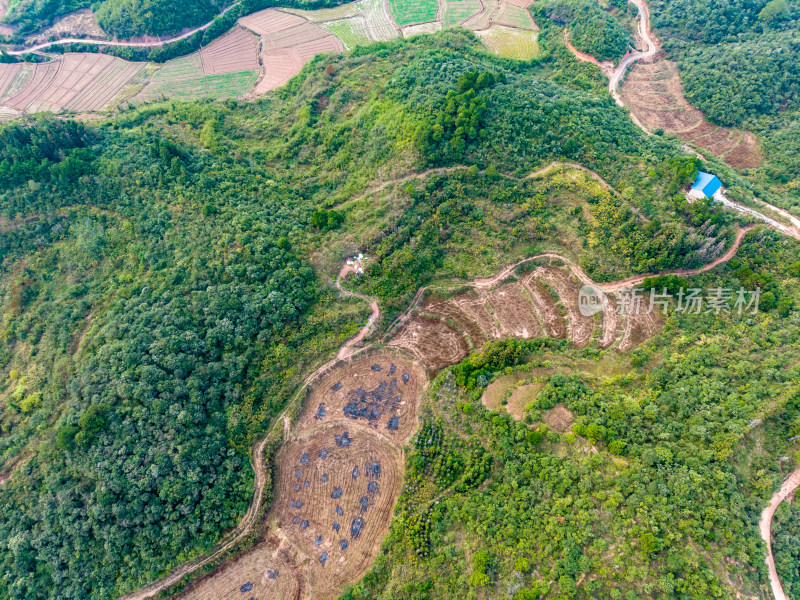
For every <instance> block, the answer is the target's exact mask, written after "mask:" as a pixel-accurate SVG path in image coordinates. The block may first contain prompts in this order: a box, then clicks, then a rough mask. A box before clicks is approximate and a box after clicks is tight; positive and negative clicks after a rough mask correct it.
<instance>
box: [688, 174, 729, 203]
mask: <svg viewBox="0 0 800 600" xmlns="http://www.w3.org/2000/svg"><path fill="white" fill-rule="evenodd" d="M721 187H722V183H721V182H720V180H719V179H718V178H717V176H716V175H712V174H711V173H703V172H702V171H700V173H699V174H698V175H697V179H696V180H695V182H694V183H693V184H692V189H693V190H697V191H699V192H702V193H703V194H704V195H705V197H706V198H712V197H713V196H714V194H716V193H717V191H718V190H719V188H721Z"/></svg>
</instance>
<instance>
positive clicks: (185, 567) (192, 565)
mask: <svg viewBox="0 0 800 600" xmlns="http://www.w3.org/2000/svg"><path fill="white" fill-rule="evenodd" d="M350 270H351V267H348V266H347V265H345V267H344V268H342V270H341V271H340V273H339V276H338V277H337V278H336V288H337V289H339V290H340V291H341V292H342V294H344V295H345V296H352V297H356V298H361V299H363V300H365V301H367V302H369V303H370V307H371V308H372V315H370V317H369V320H368V321H367V324H366V325H365V326H364V327H362V328H361V330H360V331H359V332H358V334H357V335H356V336H355V337H353V338H351V339H349V340H348V341H347V342H345V344H344V346H342V348H341V350H339V354H338V355H337V357H336V358H334V359H331V360H329V361H327V362H326V363H324V364H323V365H321V366H320V367H318V368H317V369H315V370H314V371H313V372H312V373H311V374H310V375H309V376H308V377H306V378H305V380H304V381H303V384H302V386H300V389H299V391H298V392H297V393H296V394H295V395H294V396H293V398H292V400H291V401H289V402H287V404H286V407H285V408H284V409H283V411H281V414H280V415H279V416H278V417H277V418H276V419H275V421H274V423H273V424H272V427H270V429H269V431H268V433H267V435H266V436H264V439H262V440H261V441H260V442H259V443H258V444H256V445H255V446H254V447H253V453H252V455H251V460H252V464H253V471H254V473H255V483H254V487H255V490H254V491H253V502H252V503H251V504H250V507H249V508H248V509H247V512H246V513H245V515H244V517H242V520H241V521H240V522H239V524H238V525H237V526H236V528H235V529H234V530H232V531H231V532H230V533H228V535H227V536H225V538H223V541H222V542H221V543H220V545H219V546H217V548H215V549H214V551H213V552H211V553H210V554H207V555H205V556H200V557H198V558H196V559H195V560H192V561H189V562H187V563H184V564H182V565H180V566H179V567H177V568H176V569H175V570H174V571H172V573H170V574H168V575H166V576H164V577H162V578H161V579H158V580H156V581H154V582H153V583H151V584H149V585H146V586H145V587H143V588H140V589H138V590H137V591H135V592H133V593H131V594H128V595H127V596H122V598H120V600H146V599H147V598H153V597H154V596H156V595H157V594H159V593H160V592H162V591H163V590H165V589H167V588H168V587H170V586H173V585H175V584H176V583H178V582H179V581H180V580H181V579H183V578H184V577H186V576H187V575H190V574H192V573H194V572H195V571H197V570H198V569H200V568H201V567H203V566H204V565H207V564H208V563H210V562H212V561H214V560H216V559H217V558H219V557H221V556H222V555H223V554H224V553H226V552H227V551H228V550H230V549H231V548H233V547H234V546H235V545H236V544H237V543H239V542H240V541H242V540H243V539H244V538H245V537H247V535H249V534H250V532H251V531H252V529H253V527H254V525H255V524H256V520H257V518H258V515H259V512H260V510H261V504H262V502H263V498H264V487H265V486H266V483H267V477H266V468H265V464H264V448H266V446H267V443H268V442H269V440H270V439H271V437H272V436H273V435H274V434H275V433H276V432H278V431H279V430H283V431H284V433H285V432H286V429H287V427H288V421H289V419H288V416H287V415H288V412H289V410H290V409H291V408H293V407H294V404H295V402H296V401H298V399H299V398H300V397H301V394H302V392H303V391H304V390H305V388H306V387H307V386H308V385H310V384H311V382H312V381H314V380H315V379H316V378H317V377H318V376H319V375H320V374H321V373H323V372H325V371H326V370H328V369H329V368H330V367H331V366H333V365H334V364H336V363H337V362H339V360H341V359H342V358H348V357H351V356H354V355H355V354H357V353H358V352H359V350H360V349H359V348H355V347H354V346H355V345H356V344H358V343H359V342H361V340H363V339H364V338H365V337H366V336H367V335H369V333H370V331H371V330H372V327H373V325H374V324H375V322H376V321H377V320H378V318H379V317H380V309H379V307H378V303H377V301H375V300H374V299H372V298H368V297H367V296H363V295H361V294H356V293H354V292H350V291H347V290H344V289H342V285H341V279H342V278H343V277H344V276H346V275H347V273H348V272H349V271H350Z"/></svg>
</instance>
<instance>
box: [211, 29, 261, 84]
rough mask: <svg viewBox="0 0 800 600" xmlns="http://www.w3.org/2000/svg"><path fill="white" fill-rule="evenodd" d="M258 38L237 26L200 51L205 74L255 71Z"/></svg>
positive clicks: (256, 67) (256, 66)
mask: <svg viewBox="0 0 800 600" xmlns="http://www.w3.org/2000/svg"><path fill="white" fill-rule="evenodd" d="M258 45H259V44H258V39H257V38H256V37H255V36H254V35H253V34H251V33H250V32H248V31H246V30H244V29H242V28H241V27H236V28H234V29H233V30H231V32H230V33H227V34H226V35H224V36H222V37H221V38H219V39H216V40H214V41H213V42H212V43H211V44H209V45H208V46H206V47H205V48H203V49H202V50H201V51H200V61H201V63H202V65H203V74H204V75H221V74H223V73H240V72H242V71H255V70H257V69H258V68H259V65H258Z"/></svg>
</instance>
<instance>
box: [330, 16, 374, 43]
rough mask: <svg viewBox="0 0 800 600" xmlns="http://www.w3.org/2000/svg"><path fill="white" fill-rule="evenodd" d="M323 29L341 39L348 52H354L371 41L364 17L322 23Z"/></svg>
mask: <svg viewBox="0 0 800 600" xmlns="http://www.w3.org/2000/svg"><path fill="white" fill-rule="evenodd" d="M321 27H324V28H325V30H326V31H328V32H329V33H331V34H332V35H334V36H336V37H337V38H339V40H340V41H341V42H342V44H344V47H345V48H346V49H348V50H352V49H353V48H355V47H356V46H358V45H362V46H363V45H366V44H369V43H370V41H371V40H370V38H369V33H367V22H366V20H365V19H364V17H363V16H362V15H356V16H354V17H349V18H347V19H339V20H337V21H331V22H329V23H322V24H321Z"/></svg>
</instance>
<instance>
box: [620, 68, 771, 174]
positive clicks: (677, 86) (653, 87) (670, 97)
mask: <svg viewBox="0 0 800 600" xmlns="http://www.w3.org/2000/svg"><path fill="white" fill-rule="evenodd" d="M622 96H623V98H624V100H625V103H626V104H627V105H628V106H629V107H630V108H631V111H632V112H633V113H634V115H636V117H638V118H639V120H640V121H641V122H642V123H644V124H645V125H646V126H647V127H649V128H650V129H663V130H664V131H665V132H667V133H673V134H675V135H677V136H678V137H680V138H681V139H682V140H684V141H686V142H689V143H690V144H692V145H694V146H697V147H698V148H701V149H703V150H707V151H708V152H711V153H712V154H715V155H716V156H718V157H720V158H721V159H722V160H724V161H725V162H727V163H728V164H729V165H731V166H732V167H736V168H740V169H743V168H754V167H757V166H759V165H760V164H761V153H760V152H759V149H758V144H757V142H756V139H755V137H754V136H753V135H752V134H751V133H749V132H741V131H737V130H733V129H728V128H725V127H719V126H717V125H712V124H711V123H709V122H708V121H706V119H705V117H704V116H703V114H702V113H701V112H700V111H699V110H697V109H696V108H694V107H693V106H691V105H690V104H689V103H688V102H687V101H686V99H685V98H684V96H683V87H682V86H681V83H680V78H679V75H678V69H677V67H676V66H675V65H674V63H671V62H669V61H667V60H663V59H661V60H656V61H655V62H649V63H645V62H639V63H636V64H635V65H634V66H633V67H632V68H631V70H630V72H629V73H628V76H627V78H626V79H625V81H624V82H623V84H622Z"/></svg>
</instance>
